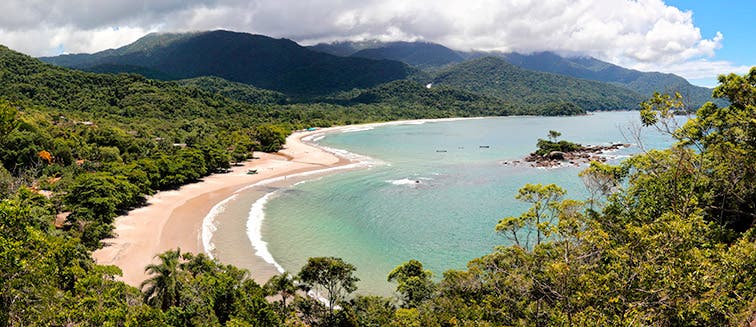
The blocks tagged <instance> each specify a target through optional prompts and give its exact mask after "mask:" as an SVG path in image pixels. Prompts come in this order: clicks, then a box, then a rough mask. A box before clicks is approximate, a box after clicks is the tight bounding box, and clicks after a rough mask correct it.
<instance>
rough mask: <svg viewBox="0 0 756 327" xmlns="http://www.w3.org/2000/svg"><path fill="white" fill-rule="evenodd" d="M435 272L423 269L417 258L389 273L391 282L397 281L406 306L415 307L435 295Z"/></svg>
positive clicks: (397, 287) (398, 290) (397, 289)
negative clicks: (433, 279) (433, 278)
mask: <svg viewBox="0 0 756 327" xmlns="http://www.w3.org/2000/svg"><path fill="white" fill-rule="evenodd" d="M432 277H433V273H432V272H431V271H430V270H425V269H423V264H422V263H420V261H417V260H410V261H407V262H405V263H403V264H401V265H399V266H397V267H396V268H394V270H392V271H391V272H390V273H389V274H388V278H387V279H388V281H389V282H394V281H395V282H396V283H397V286H396V291H397V292H398V293H399V294H400V295H401V298H402V302H403V306H404V307H405V308H415V307H417V306H418V305H420V303H421V302H423V301H425V300H427V299H429V298H430V297H431V296H433V291H434V290H435V284H434V283H433V281H432V280H431V278H432Z"/></svg>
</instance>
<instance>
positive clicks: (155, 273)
mask: <svg viewBox="0 0 756 327" xmlns="http://www.w3.org/2000/svg"><path fill="white" fill-rule="evenodd" d="M156 257H157V258H158V259H159V260H160V263H157V264H149V265H147V267H146V268H145V269H144V271H145V272H146V273H148V274H149V275H151V277H150V278H149V279H147V280H145V281H144V282H142V284H141V285H140V288H141V289H142V291H143V293H144V301H145V302H146V303H148V304H150V305H152V306H154V307H158V308H160V309H162V310H164V311H165V310H168V308H170V307H172V306H174V305H178V304H179V301H180V290H181V287H182V277H181V275H182V273H183V272H182V271H181V269H180V263H181V262H180V261H181V249H176V250H169V251H166V252H164V253H161V254H159V255H157V256H156ZM145 287H146V289H145Z"/></svg>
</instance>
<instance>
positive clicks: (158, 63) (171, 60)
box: [41, 31, 413, 95]
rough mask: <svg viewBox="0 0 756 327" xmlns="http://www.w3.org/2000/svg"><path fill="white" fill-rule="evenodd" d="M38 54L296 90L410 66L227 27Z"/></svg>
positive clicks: (387, 76)
mask: <svg viewBox="0 0 756 327" xmlns="http://www.w3.org/2000/svg"><path fill="white" fill-rule="evenodd" d="M41 59H42V60H43V61H45V62H48V63H53V64H56V65H61V66H66V67H72V68H77V69H83V70H89V71H95V72H110V73H118V72H129V73H141V74H145V76H146V77H148V78H158V79H163V80H172V79H187V78H194V77H201V76H218V77H222V78H224V79H227V80H230V81H234V82H240V83H245V84H250V85H253V86H256V87H259V88H263V89H271V90H275V91H279V92H284V93H288V94H296V95H319V94H320V95H322V94H328V93H331V92H335V91H341V90H350V89H353V88H365V87H371V86H374V85H377V84H380V83H384V82H388V81H392V80H397V79H403V78H405V77H407V76H408V75H409V74H411V73H412V72H413V70H412V69H411V68H410V67H409V66H407V65H405V64H403V63H400V62H397V61H388V60H368V59H363V58H344V57H338V56H333V55H329V54H325V53H321V52H316V51H312V50H309V49H307V48H304V47H302V46H300V45H298V44H296V43H295V42H293V41H290V40H286V39H273V38H270V37H266V36H262V35H252V34H246V33H235V32H229V31H211V32H198V33H190V34H150V35H148V36H146V37H144V38H142V39H140V40H138V41H136V42H135V43H134V44H131V45H127V46H126V47H124V48H120V49H116V50H109V51H105V52H100V53H96V54H92V55H81V54H79V55H62V56H57V57H47V58H41Z"/></svg>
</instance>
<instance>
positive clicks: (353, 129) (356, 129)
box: [338, 125, 375, 133]
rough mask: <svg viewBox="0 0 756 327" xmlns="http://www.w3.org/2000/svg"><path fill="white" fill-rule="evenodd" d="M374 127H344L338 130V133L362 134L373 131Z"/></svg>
mask: <svg viewBox="0 0 756 327" xmlns="http://www.w3.org/2000/svg"><path fill="white" fill-rule="evenodd" d="M374 128H375V126H372V125H366V126H359V125H357V126H353V127H345V128H339V129H338V132H340V133H352V132H362V131H369V130H371V129H374Z"/></svg>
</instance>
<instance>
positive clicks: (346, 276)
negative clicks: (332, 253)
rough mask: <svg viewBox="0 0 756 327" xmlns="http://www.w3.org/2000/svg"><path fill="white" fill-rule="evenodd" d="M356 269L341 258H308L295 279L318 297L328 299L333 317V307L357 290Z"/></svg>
mask: <svg viewBox="0 0 756 327" xmlns="http://www.w3.org/2000/svg"><path fill="white" fill-rule="evenodd" d="M355 270H356V268H355V267H354V266H353V265H351V264H349V263H346V262H344V260H342V259H341V258H334V257H318V258H309V259H307V263H306V264H305V265H304V266H303V267H302V269H301V270H300V271H299V274H298V275H297V277H298V278H299V280H300V281H301V282H302V284H304V285H306V286H307V287H308V288H309V289H310V290H314V291H315V294H317V295H318V296H323V297H325V298H326V299H328V310H329V311H330V315H331V316H332V315H333V309H334V306H335V305H337V304H338V303H341V302H342V301H344V300H345V299H346V297H347V296H348V295H349V294H350V293H352V292H354V291H355V290H357V282H358V281H359V280H360V279H359V278H357V277H355V276H354V272H355Z"/></svg>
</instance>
